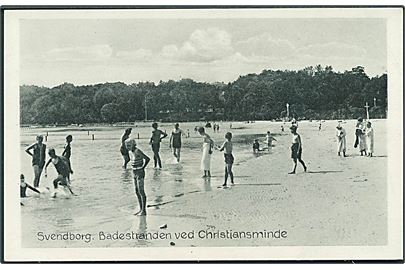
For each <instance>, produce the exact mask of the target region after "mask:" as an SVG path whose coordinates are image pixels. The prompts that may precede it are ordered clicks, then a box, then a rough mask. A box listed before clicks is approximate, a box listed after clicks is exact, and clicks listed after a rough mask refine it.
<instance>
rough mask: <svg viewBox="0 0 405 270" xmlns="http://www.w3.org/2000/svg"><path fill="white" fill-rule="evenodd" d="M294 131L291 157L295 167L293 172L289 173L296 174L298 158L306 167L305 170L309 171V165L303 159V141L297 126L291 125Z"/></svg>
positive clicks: (292, 131)
mask: <svg viewBox="0 0 405 270" xmlns="http://www.w3.org/2000/svg"><path fill="white" fill-rule="evenodd" d="M290 129H291V133H292V145H291V158H292V159H293V161H294V169H293V170H292V172H289V173H288V174H295V170H296V169H297V159H298V161H299V162H300V163H301V164H302V167H304V171H305V172H306V171H307V166H305V163H304V161H303V160H302V159H301V156H302V142H301V136H300V135H299V134H298V133H297V126H292V127H290Z"/></svg>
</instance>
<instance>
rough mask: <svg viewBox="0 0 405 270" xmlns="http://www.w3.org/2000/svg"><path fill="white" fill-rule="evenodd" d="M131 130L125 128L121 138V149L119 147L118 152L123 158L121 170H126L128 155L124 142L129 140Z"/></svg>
mask: <svg viewBox="0 0 405 270" xmlns="http://www.w3.org/2000/svg"><path fill="white" fill-rule="evenodd" d="M131 132H132V128H127V129H125V131H124V134H122V136H121V147H120V152H121V155H122V157H123V158H124V165H122V168H124V169H126V168H127V164H128V162H129V160H130V159H129V154H128V149H127V147H126V146H125V141H126V140H127V139H128V138H129V135H131Z"/></svg>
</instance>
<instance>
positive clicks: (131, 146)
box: [125, 139, 150, 216]
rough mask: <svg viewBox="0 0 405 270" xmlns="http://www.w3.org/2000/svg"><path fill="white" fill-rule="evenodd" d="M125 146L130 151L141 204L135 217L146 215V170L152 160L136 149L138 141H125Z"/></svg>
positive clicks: (136, 190) (137, 194) (135, 183)
mask: <svg viewBox="0 0 405 270" xmlns="http://www.w3.org/2000/svg"><path fill="white" fill-rule="evenodd" d="M125 146H126V147H127V149H128V151H130V152H129V153H130V158H131V160H132V173H133V175H134V185H135V193H136V197H137V198H138V202H139V208H140V209H139V211H138V212H137V213H135V215H138V214H140V215H142V216H144V215H146V193H145V188H144V181H145V168H146V166H148V163H149V161H150V158H149V157H148V156H147V155H145V154H144V153H143V152H142V151H141V150H140V149H139V148H137V147H136V141H135V140H134V139H130V140H127V141H125Z"/></svg>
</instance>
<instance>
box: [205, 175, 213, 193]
mask: <svg viewBox="0 0 405 270" xmlns="http://www.w3.org/2000/svg"><path fill="white" fill-rule="evenodd" d="M204 191H212V188H211V179H209V178H207V179H205V180H204Z"/></svg>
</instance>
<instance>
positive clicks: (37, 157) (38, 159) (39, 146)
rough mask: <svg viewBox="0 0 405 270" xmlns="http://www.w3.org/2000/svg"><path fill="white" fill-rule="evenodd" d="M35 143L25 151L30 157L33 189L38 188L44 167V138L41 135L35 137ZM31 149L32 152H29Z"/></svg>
mask: <svg viewBox="0 0 405 270" xmlns="http://www.w3.org/2000/svg"><path fill="white" fill-rule="evenodd" d="M36 139H37V142H36V143H34V144H32V145H31V146H29V147H28V148H27V149H25V152H26V153H27V154H28V155H30V156H32V168H33V169H34V187H36V188H37V187H39V180H40V179H41V173H42V170H43V169H44V166H45V159H46V156H45V153H46V145H45V144H44V143H42V142H43V140H44V137H43V136H42V135H38V136H37V138H36ZM31 149H32V150H33V152H31Z"/></svg>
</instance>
